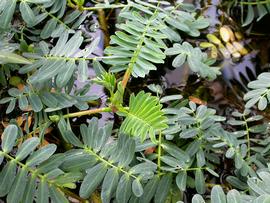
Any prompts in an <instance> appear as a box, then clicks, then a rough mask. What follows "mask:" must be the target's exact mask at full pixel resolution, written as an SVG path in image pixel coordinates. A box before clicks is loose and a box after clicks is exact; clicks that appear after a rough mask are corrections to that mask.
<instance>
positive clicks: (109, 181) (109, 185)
mask: <svg viewBox="0 0 270 203" xmlns="http://www.w3.org/2000/svg"><path fill="white" fill-rule="evenodd" d="M118 180H119V173H118V171H117V170H116V169H114V168H111V169H109V170H108V171H107V173H106V175H105V178H104V181H103V183H102V187H101V200H102V202H104V203H109V202H110V200H111V196H112V194H113V193H114V192H115V191H116V187H117V184H118Z"/></svg>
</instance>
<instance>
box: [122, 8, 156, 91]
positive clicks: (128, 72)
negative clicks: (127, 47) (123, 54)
mask: <svg viewBox="0 0 270 203" xmlns="http://www.w3.org/2000/svg"><path fill="white" fill-rule="evenodd" d="M158 6H159V3H158ZM157 12H158V9H156V10H155V12H154V14H153V16H152V17H151V18H150V19H149V21H148V22H147V24H146V26H145V27H144V30H143V33H142V35H141V36H140V40H139V42H138V45H137V48H136V50H135V51H134V52H133V56H132V58H131V59H130V63H129V64H128V68H127V70H126V72H125V74H124V78H123V80H122V85H123V88H124V89H125V88H126V85H127V82H128V80H129V78H130V76H131V73H132V70H133V67H134V65H135V63H136V61H137V59H138V57H139V54H140V52H141V49H142V48H143V44H144V39H145V36H146V33H147V31H148V29H149V27H150V25H151V23H152V22H153V21H154V20H156V13H157Z"/></svg>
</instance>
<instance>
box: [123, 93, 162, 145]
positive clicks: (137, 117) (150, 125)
mask: <svg viewBox="0 0 270 203" xmlns="http://www.w3.org/2000/svg"><path fill="white" fill-rule="evenodd" d="M161 108H162V105H161V104H160V103H159V100H158V98H157V97H154V96H151V94H149V93H144V92H143V91H141V92H139V93H138V94H137V95H136V96H135V95H134V94H132V95H131V96H130V100H129V111H128V112H125V113H126V119H125V120H124V122H123V123H122V125H121V128H120V131H122V132H124V133H127V134H130V135H133V136H140V137H141V140H142V141H143V140H145V139H146V137H147V135H148V134H149V137H150V138H151V140H152V141H153V142H154V141H155V140H156V138H155V134H156V133H158V132H160V131H161V130H163V129H165V128H167V118H166V117H165V116H164V113H163V112H162V110H161Z"/></svg>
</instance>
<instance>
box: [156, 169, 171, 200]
mask: <svg viewBox="0 0 270 203" xmlns="http://www.w3.org/2000/svg"><path fill="white" fill-rule="evenodd" d="M171 184H172V176H171V175H170V174H167V175H164V176H162V177H161V179H160V181H159V183H158V187H157V191H156V194H155V202H156V203H163V202H165V201H166V198H167V195H168V193H169V191H170V188H171Z"/></svg>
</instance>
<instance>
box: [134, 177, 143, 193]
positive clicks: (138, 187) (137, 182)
mask: <svg viewBox="0 0 270 203" xmlns="http://www.w3.org/2000/svg"><path fill="white" fill-rule="evenodd" d="M132 192H133V194H134V195H135V196H136V197H140V196H142V195H143V186H142V184H141V182H140V180H138V179H135V180H133V182H132Z"/></svg>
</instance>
